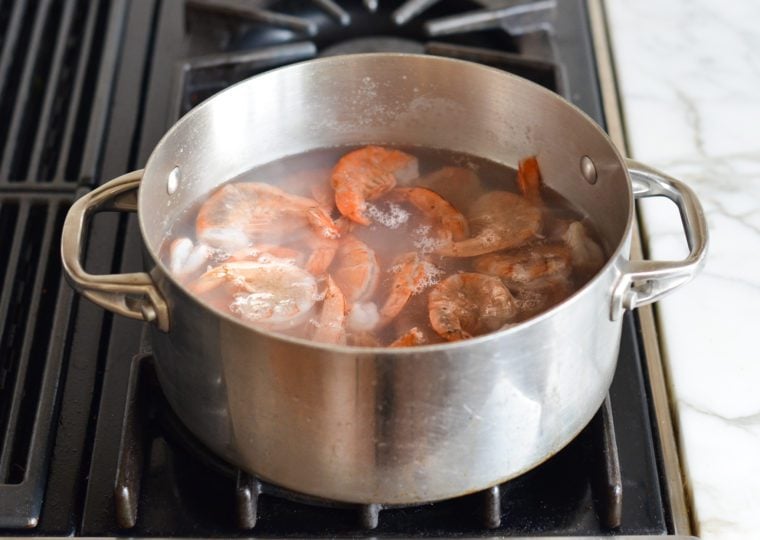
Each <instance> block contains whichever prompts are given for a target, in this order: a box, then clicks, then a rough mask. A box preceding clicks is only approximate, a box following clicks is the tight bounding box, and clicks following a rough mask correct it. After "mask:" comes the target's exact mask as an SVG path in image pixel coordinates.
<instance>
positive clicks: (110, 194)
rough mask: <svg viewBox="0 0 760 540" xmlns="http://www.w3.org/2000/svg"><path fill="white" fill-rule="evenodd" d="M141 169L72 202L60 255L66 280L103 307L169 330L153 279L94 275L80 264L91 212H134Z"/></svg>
mask: <svg viewBox="0 0 760 540" xmlns="http://www.w3.org/2000/svg"><path fill="white" fill-rule="evenodd" d="M142 175H143V171H142V169H140V170H137V171H132V172H129V173H127V174H125V175H122V176H119V177H118V178H114V179H113V180H111V181H109V182H107V183H106V184H103V185H102V186H100V187H99V188H97V189H95V190H94V191H91V192H89V193H87V194H86V195H84V196H82V197H81V198H79V199H78V200H77V201H75V202H74V204H73V205H71V208H70V209H69V212H68V214H67V215H66V220H65V221H64V224H63V234H62V237H61V258H62V259H63V268H64V270H65V271H66V277H67V278H68V280H69V283H71V285H72V286H73V287H74V288H75V289H76V290H77V291H79V292H80V293H81V294H82V296H84V297H85V298H87V299H88V300H90V301H92V302H94V303H95V304H97V305H99V306H100V307H102V308H105V309H107V310H110V311H113V312H114V313H118V314H119V315H124V316H126V317H131V318H133V319H139V320H143V321H147V322H152V323H153V324H155V325H156V326H157V327H158V328H159V329H160V330H162V331H164V332H168V330H169V308H168V306H167V305H166V302H165V301H164V299H163V297H162V296H161V293H160V292H159V291H158V288H156V285H155V284H154V283H153V279H151V277H150V276H149V275H148V274H146V273H145V272H135V273H131V274H108V275H100V276H98V275H93V274H90V273H88V272H87V271H86V270H85V269H84V268H83V267H82V251H83V249H82V246H83V244H84V239H85V228H86V226H87V225H89V223H88V222H89V220H90V217H91V216H92V214H94V213H96V212H103V211H116V212H136V211H137V189H138V188H139V187H140V181H141V180H142Z"/></svg>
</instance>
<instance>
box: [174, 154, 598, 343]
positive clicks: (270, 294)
mask: <svg viewBox="0 0 760 540" xmlns="http://www.w3.org/2000/svg"><path fill="white" fill-rule="evenodd" d="M354 149H356V148H348V147H343V148H335V149H325V150H319V151H314V152H309V153H306V154H301V155H298V156H293V157H288V158H285V159H282V160H279V161H276V162H273V163H269V164H266V165H263V166H260V167H257V168H255V169H252V170H250V171H248V172H247V173H245V174H243V175H241V176H239V177H237V178H234V179H231V180H230V182H231V183H238V182H263V183H268V184H272V185H274V186H277V187H279V188H281V189H282V190H284V191H286V192H288V193H290V194H293V195H297V196H300V197H304V198H309V199H314V200H316V201H319V203H320V205H321V206H323V207H327V208H328V211H329V212H330V215H331V217H332V218H333V220H339V219H340V220H339V221H338V223H340V221H343V222H344V223H343V225H342V226H345V225H346V224H348V223H349V221H348V220H346V218H341V215H340V213H339V212H338V210H337V209H336V208H335V206H334V204H331V203H332V202H333V200H334V192H333V191H332V188H331V187H330V174H331V171H332V169H333V167H334V166H335V164H336V163H337V162H338V160H339V159H340V158H341V157H342V156H344V155H345V154H347V153H348V152H350V151H351V150H354ZM401 150H403V151H404V152H407V153H409V154H412V155H413V156H415V157H416V158H417V160H418V164H419V178H418V179H414V180H411V181H405V182H403V183H399V184H398V186H397V187H402V186H403V187H414V186H423V187H428V188H430V189H432V190H433V191H436V192H437V193H439V194H440V195H441V196H443V197H444V198H447V199H448V200H449V202H450V203H451V204H452V205H453V206H454V207H455V208H456V209H457V210H459V211H460V212H461V213H462V214H464V215H465V216H466V217H467V215H468V214H467V210H468V208H469V207H470V206H471V205H472V202H473V201H474V200H475V199H476V198H477V197H478V196H480V195H482V194H483V193H486V192H489V191H494V190H499V191H511V192H514V193H519V190H518V186H517V182H516V174H517V173H516V171H515V170H514V169H511V168H508V167H505V166H503V165H500V164H497V163H494V162H491V161H488V160H485V159H482V158H477V157H473V156H470V155H464V154H457V153H453V152H450V151H440V150H430V149H421V148H405V149H401ZM443 167H457V168H461V169H466V170H468V171H471V173H474V174H471V175H470V176H469V177H468V182H466V183H465V182H459V183H458V182H452V181H441V180H440V179H438V180H434V178H435V173H436V172H437V171H440V170H441V169H442V168H443ZM460 172H461V171H460ZM473 182H474V183H473ZM475 184H477V185H475ZM215 191H216V190H215ZM213 195H214V194H213V193H210V194H207V195H206V196H204V197H203V198H202V199H201V200H199V201H196V202H195V203H194V204H192V205H190V206H189V207H188V208H187V209H186V210H185V211H184V212H183V213H182V217H181V218H180V219H179V220H177V221H176V222H175V224H174V225H173V227H172V229H171V231H170V233H169V235H168V237H167V239H166V241H165V242H164V244H163V246H162V249H161V256H162V259H163V261H164V262H165V263H166V264H167V266H168V267H169V268H170V269H172V271H173V272H174V274H175V277H176V278H177V279H178V280H179V281H180V282H182V283H183V284H185V285H187V286H188V287H189V288H190V290H191V291H192V292H194V293H195V294H197V295H198V296H199V297H200V298H202V299H203V300H204V301H206V302H207V303H208V304H210V305H211V306H212V307H214V308H216V309H218V310H220V311H224V312H226V313H229V314H232V315H233V316H236V317H238V318H240V319H241V320H243V321H246V322H248V323H249V324H251V325H252V326H257V325H258V326H259V327H261V328H264V329H267V330H271V331H276V332H281V333H284V334H288V335H293V336H298V337H304V338H307V339H310V338H313V337H314V336H315V334H316V333H317V332H318V329H319V328H320V327H321V326H323V325H324V324H328V325H333V326H339V327H340V328H335V330H336V332H335V333H330V335H332V336H333V337H332V338H329V339H328V340H329V341H331V342H338V343H348V344H349V345H352V344H353V345H363V346H387V345H389V344H391V343H393V342H394V341H395V340H396V339H398V338H399V337H401V336H403V335H405V334H406V333H407V332H408V331H409V330H410V329H411V328H413V327H414V328H417V329H418V332H416V333H415V336H416V337H417V339H416V340H415V343H420V342H424V343H438V342H442V341H444V339H443V338H442V337H440V336H439V334H438V333H436V331H434V329H433V327H432V326H431V320H430V315H429V306H428V295H429V293H430V291H431V290H432V289H433V288H434V287H436V286H437V285H438V284H440V282H441V281H442V280H444V279H446V278H447V277H449V276H452V275H454V274H457V273H460V272H474V269H473V265H474V264H475V263H474V261H475V258H473V257H461V258H457V257H444V256H440V255H438V254H436V250H438V249H439V248H440V247H441V246H442V245H443V244H445V243H446V239H445V238H442V236H441V233H440V231H439V230H437V227H438V225H436V223H434V222H432V221H431V220H430V219H429V218H428V217H427V216H425V215H423V213H422V212H421V211H420V210H419V209H418V208H416V207H415V206H413V205H411V204H409V203H408V202H405V201H403V200H400V199H398V198H397V197H393V196H390V195H388V194H386V195H384V196H381V197H379V198H378V199H376V200H372V201H369V202H368V203H367V208H366V210H365V215H367V216H368V217H369V218H370V219H371V220H372V224H371V225H369V226H363V225H358V224H354V225H352V226H351V230H350V232H349V233H346V230H345V227H344V230H343V232H342V236H341V238H340V239H338V240H333V241H330V240H321V239H320V237H319V236H317V235H316V234H314V233H313V232H312V229H311V228H310V227H309V226H308V225H303V226H297V225H295V221H294V222H293V223H278V222H277V221H275V224H276V227H275V228H273V229H271V230H267V232H266V234H261V235H257V237H256V238H251V237H249V236H250V235H246V233H244V232H243V231H242V230H241V224H240V223H234V220H231V222H230V223H229V226H228V227H225V229H224V230H223V231H220V232H219V233H218V234H219V236H220V237H221V238H213V235H207V236H206V240H207V241H209V243H210V244H211V245H210V246H205V245H203V244H202V242H200V241H199V240H198V233H199V229H198V225H197V223H196V220H197V216H198V212H199V210H200V209H201V207H202V205H203V203H205V202H206V201H208V200H209V198H210V197H213ZM541 199H542V204H543V206H542V213H541V215H542V218H541V222H542V225H541V230H540V231H539V233H538V234H537V235H536V238H535V239H533V240H531V241H530V242H529V244H535V245H543V244H547V243H550V244H557V243H560V244H561V243H562V240H561V238H562V236H561V230H564V229H567V224H568V223H571V222H582V223H583V227H582V229H583V230H584V231H585V233H586V234H587V236H588V242H590V243H591V244H592V245H591V248H592V252H594V251H595V250H596V251H598V254H597V256H596V259H597V260H596V261H595V262H593V263H592V265H591V267H589V265H588V264H586V265H580V266H578V265H575V266H574V267H573V268H572V269H571V270H570V271H569V272H568V273H566V274H565V275H564V276H563V277H562V278H561V279H559V280H558V279H551V276H550V277H549V278H546V277H545V276H539V277H538V278H537V279H535V280H532V281H530V282H528V283H526V282H525V279H524V277H522V278H520V279H517V280H514V279H509V278H506V279H504V283H505V284H506V286H507V288H508V289H509V291H510V292H511V295H512V297H513V302H514V304H515V305H516V306H517V308H518V309H517V312H516V313H514V314H513V315H512V316H510V317H509V320H508V321H506V322H505V324H504V325H503V326H510V325H513V324H516V323H519V322H521V321H523V320H525V319H528V318H530V317H533V316H535V315H536V314H537V313H540V312H541V311H544V310H546V309H548V308H549V307H551V306H553V305H556V304H557V303H558V302H560V301H562V300H563V299H564V298H566V297H567V296H569V295H570V294H572V293H573V292H574V291H575V290H577V289H578V288H579V287H580V286H582V285H583V284H584V283H585V282H586V281H587V280H588V279H589V278H590V277H591V275H592V274H593V273H595V271H596V270H598V267H599V266H601V262H600V261H599V257H600V256H601V250H600V249H599V248H598V247H597V246H598V242H597V240H596V239H597V238H598V236H597V235H596V233H595V231H594V229H593V227H592V226H591V224H590V223H589V222H588V221H587V220H584V219H583V217H582V216H581V214H580V213H579V212H578V211H576V210H575V209H573V208H572V206H571V205H570V204H569V202H568V201H567V200H566V199H564V198H562V197H561V196H560V195H558V194H557V193H556V192H554V191H552V190H550V189H548V188H546V187H545V186H542V187H541ZM330 207H331V208H330ZM230 215H231V216H232V215H234V212H230ZM563 224H564V225H563ZM563 227H564V229H563ZM557 230H559V231H560V232H556V231H557ZM215 234H217V233H215ZM351 236H353V237H355V238H357V239H358V240H360V241H361V242H363V243H364V244H366V245H367V246H368V247H369V248H370V249H371V250H372V251H373V252H374V254H375V256H376V258H377V263H378V265H379V275H378V279H377V286H376V287H375V288H374V292H373V293H372V294H369V295H365V296H366V297H363V298H361V299H360V300H358V301H355V302H350V301H348V300H347V301H346V315H345V318H343V317H338V318H337V319H336V318H324V317H322V310H323V309H324V310H327V309H328V308H327V305H328V304H327V302H326V300H325V297H326V288H327V274H330V275H336V274H335V273H336V272H338V273H339V270H340V269H339V268H338V266H339V262H340V258H339V257H336V258H334V259H333V261H332V263H331V264H330V266H329V267H328V270H327V273H326V274H322V275H315V276H313V275H311V274H309V273H307V272H306V271H305V270H303V268H304V267H305V266H306V265H307V264H308V261H309V258H310V257H311V256H312V254H313V253H315V250H319V249H324V248H325V247H329V246H332V247H333V248H335V247H336V246H340V245H342V243H344V242H346V241H347V240H346V239H347V238H349V237H351ZM209 239H213V241H210V240H209ZM522 249H523V251H524V250H525V249H526V248H522ZM328 251H329V250H328ZM581 251H582V250H581ZM338 253H340V251H339V252H338ZM407 253H416V254H417V256H418V260H419V261H420V265H418V267H417V273H416V277H415V279H414V280H412V281H410V282H409V287H410V288H411V291H412V294H411V296H410V298H409V300H408V302H407V303H406V305H405V306H404V308H403V310H402V311H401V312H400V313H399V314H398V315H396V316H394V317H393V318H392V320H389V321H380V322H379V321H378V319H379V315H378V311H379V310H380V309H381V308H382V306H383V305H384V303H385V302H386V300H387V299H388V298H389V296H390V295H391V294H392V293H393V291H392V290H391V289H392V287H393V284H394V278H395V277H396V274H397V273H398V272H400V271H402V270H403V265H401V264H400V262H399V257H400V256H401V255H403V254H407ZM592 256H593V253H592ZM576 258H577V257H576V251H573V261H575V260H576ZM592 258H593V257H592ZM231 261H235V262H234V264H233V266H234V265H235V264H236V265H237V266H235V269H241V270H240V273H237V270H235V271H234V272H233V271H230V268H231V267H229V266H222V265H228V264H230V262H231ZM354 262H355V261H354ZM547 266H548V263H547V264H546V265H543V266H542V268H543V267H547ZM223 268H226V269H225V270H222V269H223ZM354 270H356V272H357V276H361V271H362V270H366V268H364V265H361V264H359V268H354ZM518 271H519V269H518ZM517 277H520V276H517ZM344 282H345V280H344ZM344 293H345V295H346V296H347V297H350V296H351V292H350V291H344ZM468 294H471V293H469V292H466V291H461V292H460V296H462V295H468ZM485 294H486V296H488V293H485ZM470 300H474V303H475V304H476V305H477V303H478V302H479V300H478V299H476V298H475V299H470ZM458 301H460V302H461V301H462V298H459V300H458ZM471 307H472V306H471ZM262 309H263V310H269V312H270V315H271V317H270V318H269V319H267V321H268V322H267V324H262V323H260V322H251V321H260V320H261V319H260V317H259V315H260V314H261V313H260V312H261V310H262ZM339 315H340V314H339ZM475 316H477V314H475ZM463 317H464V318H466V314H465V315H463ZM273 321H274V322H273ZM326 321H327V322H326ZM336 321H337V322H336ZM470 326H472V324H470ZM478 333H482V330H481V331H480V332H478ZM335 336H337V337H335ZM320 340H322V341H325V339H324V337H323V338H320Z"/></svg>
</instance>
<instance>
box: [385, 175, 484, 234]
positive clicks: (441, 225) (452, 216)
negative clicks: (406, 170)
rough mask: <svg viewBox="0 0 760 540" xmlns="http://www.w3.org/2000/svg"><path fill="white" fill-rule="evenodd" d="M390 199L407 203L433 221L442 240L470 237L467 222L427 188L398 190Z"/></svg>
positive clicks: (395, 190)
mask: <svg viewBox="0 0 760 540" xmlns="http://www.w3.org/2000/svg"><path fill="white" fill-rule="evenodd" d="M390 198H392V199H396V200H402V201H406V202H408V203H410V204H412V205H413V206H414V207H415V208H417V209H418V210H419V211H420V212H422V213H423V215H424V216H425V217H426V218H428V219H430V220H431V221H433V223H434V224H435V225H436V228H437V230H438V231H439V234H440V235H441V236H442V239H444V238H445V239H446V241H451V240H454V241H458V240H463V239H464V238H467V236H469V230H468V227H467V220H466V219H465V217H464V216H463V215H462V214H461V213H459V211H458V210H457V209H456V208H454V207H453V206H452V205H451V204H450V203H449V202H448V201H447V200H446V199H444V198H443V197H441V196H440V195H438V194H437V193H436V192H435V191H431V190H429V189H427V188H421V187H411V188H396V189H394V190H393V191H391V193H390Z"/></svg>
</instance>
